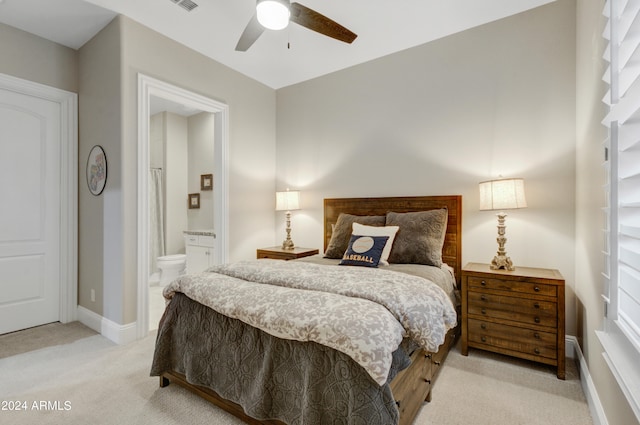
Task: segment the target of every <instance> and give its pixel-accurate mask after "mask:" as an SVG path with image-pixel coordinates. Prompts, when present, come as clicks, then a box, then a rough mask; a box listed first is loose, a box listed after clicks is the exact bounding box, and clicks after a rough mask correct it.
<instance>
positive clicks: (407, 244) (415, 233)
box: [386, 208, 448, 267]
mask: <svg viewBox="0 0 640 425" xmlns="http://www.w3.org/2000/svg"><path fill="white" fill-rule="evenodd" d="M447 213H448V211H447V209H446V208H442V209H437V210H431V211H419V212H409V213H395V212H389V213H387V221H386V225H387V226H399V227H400V230H398V233H397V234H396V238H395V240H394V241H393V247H392V248H391V254H389V263H401V264H426V265H428V266H436V267H440V266H441V265H442V246H443V245H444V236H445V234H446V232H447V215H448V214H447Z"/></svg>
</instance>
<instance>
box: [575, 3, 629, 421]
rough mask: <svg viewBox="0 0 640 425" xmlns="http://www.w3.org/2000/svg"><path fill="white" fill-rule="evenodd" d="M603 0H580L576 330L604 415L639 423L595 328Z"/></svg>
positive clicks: (599, 306) (598, 322)
mask: <svg viewBox="0 0 640 425" xmlns="http://www.w3.org/2000/svg"><path fill="white" fill-rule="evenodd" d="M602 9H603V4H602V2H593V1H590V0H578V1H577V43H576V52H577V55H576V58H577V63H576V65H577V73H576V87H577V93H578V96H577V99H576V134H577V143H576V240H575V250H576V304H577V305H576V309H577V333H576V336H577V337H578V340H579V342H580V347H581V349H582V351H583V353H584V356H585V359H586V361H587V365H588V369H589V372H590V374H591V377H592V379H593V381H594V384H595V386H596V388H597V390H598V395H599V398H600V401H601V402H602V405H603V409H604V412H605V414H606V421H607V422H608V423H609V424H610V425H631V424H637V423H638V420H637V419H636V417H635V416H634V414H633V412H632V410H631V409H630V407H629V405H628V404H627V402H626V400H625V397H624V395H623V393H622V392H621V391H620V388H619V387H618V384H617V383H616V381H615V379H614V378H613V376H612V375H611V372H610V370H609V367H608V366H607V364H606V363H605V361H604V358H603V357H602V352H603V351H604V350H603V348H602V346H601V345H600V342H599V341H598V339H597V337H596V335H595V333H594V332H595V331H597V330H602V327H603V314H604V312H603V309H604V304H603V300H602V298H601V294H602V292H603V287H602V278H601V273H602V266H603V258H602V249H603V246H604V243H603V233H602V231H601V229H602V227H603V214H602V211H601V208H602V207H603V206H604V195H603V191H602V185H603V184H604V182H605V179H604V170H603V169H602V163H603V160H604V156H603V155H604V149H603V146H602V142H603V141H604V140H605V138H606V137H607V131H606V128H605V127H604V126H603V125H602V124H601V123H600V122H601V120H602V119H603V118H604V116H605V114H606V107H605V105H604V103H603V102H602V98H603V97H604V95H605V93H606V92H607V88H606V85H605V84H604V83H603V81H602V75H603V74H604V72H605V70H606V66H605V62H604V61H603V60H602V55H603V53H604V50H605V48H606V44H605V41H604V40H603V39H602V36H601V35H602V33H603V31H604V27H605V19H604V17H603V16H602Z"/></svg>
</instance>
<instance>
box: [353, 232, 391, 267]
mask: <svg viewBox="0 0 640 425" xmlns="http://www.w3.org/2000/svg"><path fill="white" fill-rule="evenodd" d="M398 229H400V227H399V226H384V227H380V226H367V225H364V224H360V223H353V230H352V231H351V234H352V235H357V236H388V237H389V239H387V243H386V244H385V245H384V249H383V250H382V255H381V256H380V263H379V264H380V265H381V266H388V265H389V262H388V261H387V260H388V259H389V254H391V247H392V246H393V240H394V239H395V237H396V233H398Z"/></svg>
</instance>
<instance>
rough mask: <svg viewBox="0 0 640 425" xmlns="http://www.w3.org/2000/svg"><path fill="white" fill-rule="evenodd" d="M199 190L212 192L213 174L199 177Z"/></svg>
mask: <svg viewBox="0 0 640 425" xmlns="http://www.w3.org/2000/svg"><path fill="white" fill-rule="evenodd" d="M200 190H213V174H201V175H200Z"/></svg>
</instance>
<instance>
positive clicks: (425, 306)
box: [164, 260, 456, 385]
mask: <svg viewBox="0 0 640 425" xmlns="http://www.w3.org/2000/svg"><path fill="white" fill-rule="evenodd" d="M176 292H181V293H184V294H185V295H187V296H188V297H189V298H191V299H193V300H195V301H197V302H199V303H201V304H204V305H206V306H208V307H210V308H212V309H213V310H215V311H217V312H218V313H221V314H224V315H226V316H228V317H231V318H234V319H238V320H241V321H243V322H245V323H247V324H249V325H251V326H254V327H256V328H258V329H261V330H263V331H264V332H267V333H269V334H270V335H273V336H275V337H278V338H283V339H289V340H296V341H313V342H316V343H319V344H322V345H325V346H327V347H330V348H333V349H336V350H338V351H341V352H343V353H345V354H347V355H348V356H349V357H351V358H352V359H353V360H354V361H356V362H357V363H358V364H360V365H361V366H362V367H363V368H364V369H365V370H366V371H367V372H368V373H369V375H370V376H371V377H372V378H373V379H374V380H375V381H376V382H377V383H378V384H379V385H382V384H384V383H385V382H386V380H387V377H388V375H389V369H390V366H391V363H392V353H393V352H394V351H395V350H396V349H397V348H398V346H399V344H400V342H401V341H402V339H403V337H408V338H410V339H412V340H414V341H415V342H416V343H417V344H418V345H419V346H421V347H422V348H424V349H425V350H427V351H437V349H438V346H439V345H440V344H442V343H443V342H444V339H445V335H446V332H447V330H449V329H450V328H452V327H453V326H455V324H456V313H455V308H454V307H453V304H452V303H451V300H450V298H449V297H448V295H447V294H446V293H445V292H444V291H443V290H442V289H441V288H440V287H438V286H437V285H435V284H433V283H431V282H430V281H428V280H425V279H423V278H420V277H416V276H410V275H405V274H402V273H397V272H392V271H387V270H381V269H367V268H360V267H346V266H319V265H316V264H309V263H302V262H283V261H279V260H253V261H243V262H238V263H234V264H227V265H221V266H216V267H213V268H211V269H209V270H208V271H207V272H204V273H200V274H195V275H187V276H184V277H181V278H179V279H177V280H176V281H174V282H172V283H171V284H170V285H169V286H167V287H166V288H165V291H164V294H165V297H166V298H167V299H170V298H171V297H172V296H173V294H175V293H176Z"/></svg>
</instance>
